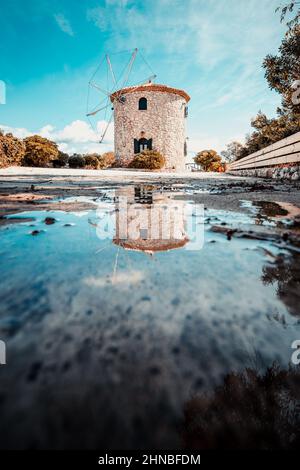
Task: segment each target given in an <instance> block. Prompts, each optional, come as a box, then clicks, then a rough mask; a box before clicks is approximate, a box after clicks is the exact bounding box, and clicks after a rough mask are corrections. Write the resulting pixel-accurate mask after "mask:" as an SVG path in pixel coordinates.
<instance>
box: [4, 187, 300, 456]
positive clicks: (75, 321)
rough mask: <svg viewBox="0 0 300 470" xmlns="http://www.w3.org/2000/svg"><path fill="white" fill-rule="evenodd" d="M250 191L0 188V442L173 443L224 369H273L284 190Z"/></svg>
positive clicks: (296, 251)
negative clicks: (2, 349) (1, 350)
mask: <svg viewBox="0 0 300 470" xmlns="http://www.w3.org/2000/svg"><path fill="white" fill-rule="evenodd" d="M32 184H33V183H32ZM35 184H36V183H35ZM60 184H61V183H60ZM255 184H257V185H260V186H259V187H256V188H255V186H254V189H253V185H252V186H251V185H250V186H247V183H244V182H243V183H239V185H238V184H237V183H231V186H230V187H228V183H226V182H220V183H218V184H217V185H214V184H211V183H207V184H205V183H203V184H200V183H199V182H198V183H197V184H195V183H190V182H189V183H188V184H187V183H184V182H180V181H178V182H172V183H171V182H168V183H167V184H164V185H162V184H150V183H149V182H145V183H143V184H128V185H121V184H115V183H114V184H106V185H99V184H98V185H96V184H95V183H94V182H93V183H92V186H91V185H90V186H89V187H86V188H82V187H80V188H70V186H69V187H68V188H66V187H64V188H63V189H62V187H61V186H60V187H59V188H57V185H56V189H53V188H52V189H51V187H50V186H51V185H50V184H48V185H47V184H41V185H40V186H38V187H37V185H36V187H35V188H34V189H33V188H31V192H29V194H30V195H32V194H33V192H34V194H39V193H40V197H38V198H35V200H34V201H32V199H30V195H29V196H28V195H27V196H26V198H27V202H28V198H29V204H27V202H26V198H25V200H24V197H21V198H20V199H21V201H20V205H19V206H18V204H19V203H18V202H16V201H15V200H14V201H13V202H12V200H11V199H12V198H11V196H10V195H9V193H10V191H11V190H9V189H8V190H7V191H3V193H2V196H0V199H1V197H2V217H3V219H2V221H3V222H5V223H3V226H2V227H1V228H0V231H1V232H0V233H1V246H0V255H1V265H2V270H1V274H2V279H1V287H0V298H1V299H2V300H1V306H2V308H1V313H0V339H1V340H4V341H5V343H6V353H7V358H6V359H7V364H6V365H5V366H1V367H0V414H1V421H0V447H2V448H106V449H115V448H139V449H142V448H143V449H145V448H146V449H147V448H148V449H149V448H160V449H166V448H173V449H174V448H182V447H185V446H189V445H190V444H189V443H191V442H194V441H195V439H194V440H193V438H191V436H190V432H191V431H190V428H189V431H188V439H186V434H187V432H186V429H187V428H186V426H187V422H186V410H187V407H188V410H189V420H190V419H191V417H190V414H191V410H192V412H193V409H194V408H193V406H194V405H193V406H192V405H191V403H194V402H192V400H194V399H195V398H196V397H198V396H200V395H201V394H203V393H204V392H206V393H208V394H209V393H213V391H214V390H215V388H216V387H217V386H220V385H221V384H222V383H223V380H224V377H225V376H226V374H231V373H242V372H243V371H244V370H245V368H246V367H251V368H253V369H255V371H256V373H262V374H264V373H265V372H266V370H267V368H268V367H271V366H272V364H274V363H276V364H278V367H281V368H283V369H285V370H286V369H288V367H289V364H290V362H291V355H292V353H293V349H292V348H291V345H292V342H293V341H294V340H296V339H300V308H299V296H300V290H299V283H300V264H299V260H300V236H299V212H300V211H299V207H300V197H299V192H297V191H299V190H297V189H295V188H294V191H293V194H292V195H291V191H290V190H289V188H286V187H285V186H282V187H281V188H280V187H278V190H276V191H273V189H272V188H271V187H270V183H264V182H259V183H255ZM264 185H265V186H266V187H267V190H266V188H264ZM53 186H55V185H53V183H52V187H53ZM49 187H50V189H49ZM251 188H252V189H251ZM18 191H19V194H24V187H22V188H20V189H19V190H17V191H16V193H18ZM264 191H265V192H264ZM272 191H273V192H272ZM233 193H234V199H233ZM25 194H26V191H25ZM297 201H298V202H297ZM25 205H26V207H25ZM26 208H27V210H25V209H26ZM160 208H163V210H164V211H165V212H159V211H157V209H160ZM16 219H17V220H16ZM22 219H23V220H22ZM16 221H17V222H18V223H14V222H16ZM189 404H190V405H189ZM202 405H203V404H201V406H202ZM195 406H196V411H194V413H195V416H196V415H197V413H199V409H198V408H199V404H196V405H195ZM200 408H201V407H200ZM196 440H197V439H196ZM198 444H199V443H198ZM198 444H197V445H198ZM192 445H193V444H192ZM199 445H200V447H201V443H200V444H199Z"/></svg>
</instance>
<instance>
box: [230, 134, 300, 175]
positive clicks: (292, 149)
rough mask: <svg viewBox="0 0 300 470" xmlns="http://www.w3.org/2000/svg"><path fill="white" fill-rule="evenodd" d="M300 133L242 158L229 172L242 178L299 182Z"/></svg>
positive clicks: (231, 166) (232, 165)
mask: <svg viewBox="0 0 300 470" xmlns="http://www.w3.org/2000/svg"><path fill="white" fill-rule="evenodd" d="M299 168H300V132H296V134H293V135H290V136H289V137H286V138H285V139H282V140H280V141H278V142H275V144H272V145H269V146H268V147H265V148H264V149H261V150H259V151H258V152H255V153H252V154H251V155H248V156H247V157H244V158H241V159H240V160H237V161H235V162H233V163H231V164H230V165H229V167H228V170H227V172H228V173H230V174H233V175H240V176H258V177H262V178H274V179H277V178H278V179H287V180H292V181H297V180H298V179H299V174H300V170H299Z"/></svg>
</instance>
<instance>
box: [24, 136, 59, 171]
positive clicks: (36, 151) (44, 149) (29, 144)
mask: <svg viewBox="0 0 300 470" xmlns="http://www.w3.org/2000/svg"><path fill="white" fill-rule="evenodd" d="M24 142H25V156H24V159H23V163H24V164H25V165H27V166H39V167H43V166H48V165H49V163H50V162H53V160H56V159H57V157H58V154H59V150H58V148H57V145H56V143H55V142H52V141H51V140H48V139H46V138H44V137H41V136H39V135H33V136H31V137H26V139H24Z"/></svg>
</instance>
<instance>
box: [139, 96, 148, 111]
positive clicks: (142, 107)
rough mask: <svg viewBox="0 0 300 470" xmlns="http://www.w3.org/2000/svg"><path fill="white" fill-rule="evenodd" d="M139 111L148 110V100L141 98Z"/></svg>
mask: <svg viewBox="0 0 300 470" xmlns="http://www.w3.org/2000/svg"><path fill="white" fill-rule="evenodd" d="M139 109H140V110H146V109H147V99H146V98H140V99H139Z"/></svg>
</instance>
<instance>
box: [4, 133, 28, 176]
mask: <svg viewBox="0 0 300 470" xmlns="http://www.w3.org/2000/svg"><path fill="white" fill-rule="evenodd" d="M24 155H25V144H24V142H23V141H22V140H20V139H17V138H16V137H14V136H13V135H12V134H6V135H5V134H4V133H3V132H1V131H0V168H4V167H7V166H11V165H20V164H21V162H22V160H23V158H24Z"/></svg>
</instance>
